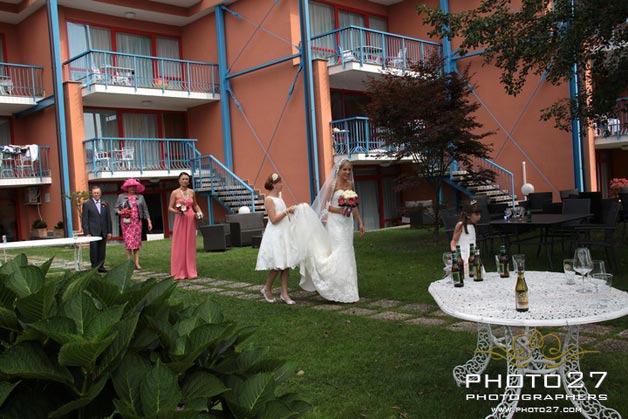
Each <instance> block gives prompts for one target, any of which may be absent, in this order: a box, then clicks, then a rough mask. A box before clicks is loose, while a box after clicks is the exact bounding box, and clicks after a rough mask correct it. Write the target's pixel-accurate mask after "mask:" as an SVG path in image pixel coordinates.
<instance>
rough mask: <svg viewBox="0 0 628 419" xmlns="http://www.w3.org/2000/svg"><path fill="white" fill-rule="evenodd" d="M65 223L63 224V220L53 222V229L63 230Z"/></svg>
mask: <svg viewBox="0 0 628 419" xmlns="http://www.w3.org/2000/svg"><path fill="white" fill-rule="evenodd" d="M64 226H65V224H63V221H59V222H58V223H57V224H55V229H57V230H63V228H64Z"/></svg>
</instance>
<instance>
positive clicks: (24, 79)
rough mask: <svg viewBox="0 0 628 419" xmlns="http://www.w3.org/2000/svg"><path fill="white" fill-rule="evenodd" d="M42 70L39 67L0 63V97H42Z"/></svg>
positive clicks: (34, 98)
mask: <svg viewBox="0 0 628 419" xmlns="http://www.w3.org/2000/svg"><path fill="white" fill-rule="evenodd" d="M43 75H44V68H43V67H40V66H33V65H24V64H11V63H2V62H0V96H21V97H31V98H33V100H37V99H38V98H42V97H43V96H44V85H43Z"/></svg>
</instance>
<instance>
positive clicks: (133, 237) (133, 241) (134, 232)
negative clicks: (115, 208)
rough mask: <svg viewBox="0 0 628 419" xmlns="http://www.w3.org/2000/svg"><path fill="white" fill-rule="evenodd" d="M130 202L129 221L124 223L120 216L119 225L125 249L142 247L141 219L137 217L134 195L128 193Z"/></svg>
mask: <svg viewBox="0 0 628 419" xmlns="http://www.w3.org/2000/svg"><path fill="white" fill-rule="evenodd" d="M128 199H129V203H130V204H131V222H129V223H125V222H124V218H123V217H120V227H121V228H122V238H123V239H124V248H125V249H126V250H137V249H139V248H140V247H142V220H141V219H140V217H139V211H138V206H137V200H136V197H135V196H133V195H129V197H128Z"/></svg>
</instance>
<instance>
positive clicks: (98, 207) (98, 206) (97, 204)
mask: <svg viewBox="0 0 628 419" xmlns="http://www.w3.org/2000/svg"><path fill="white" fill-rule="evenodd" d="M96 208H97V209H98V214H100V200H99V201H96Z"/></svg>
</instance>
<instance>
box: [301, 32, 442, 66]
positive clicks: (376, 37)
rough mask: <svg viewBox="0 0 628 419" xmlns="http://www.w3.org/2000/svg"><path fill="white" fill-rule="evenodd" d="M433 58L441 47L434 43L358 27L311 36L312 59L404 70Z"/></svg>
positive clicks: (440, 51)
mask: <svg viewBox="0 0 628 419" xmlns="http://www.w3.org/2000/svg"><path fill="white" fill-rule="evenodd" d="M434 57H442V47H441V45H440V44H438V43H436V42H431V41H425V40H422V39H417V38H410V37H407V36H401V35H396V34H392V33H388V32H381V31H376V30H373V29H366V28H361V27H359V26H347V27H344V28H340V29H335V30H333V31H331V32H327V33H324V34H321V35H317V36H314V37H312V58H322V59H326V60H328V61H329V65H335V64H341V65H343V66H345V65H346V64H347V63H349V62H352V61H353V62H359V63H360V64H361V65H364V64H372V65H377V66H380V67H382V68H393V69H401V70H405V69H407V68H408V67H411V66H413V65H416V64H417V63H422V62H426V61H428V60H430V59H431V58H434Z"/></svg>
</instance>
